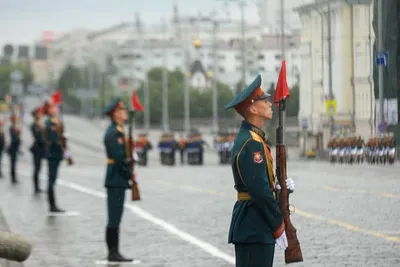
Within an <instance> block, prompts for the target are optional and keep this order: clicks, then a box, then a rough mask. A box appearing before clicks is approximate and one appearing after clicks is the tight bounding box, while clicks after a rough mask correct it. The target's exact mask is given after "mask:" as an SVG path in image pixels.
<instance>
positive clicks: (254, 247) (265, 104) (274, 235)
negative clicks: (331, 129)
mask: <svg viewBox="0 0 400 267" xmlns="http://www.w3.org/2000/svg"><path fill="white" fill-rule="evenodd" d="M269 96H270V95H269V94H266V93H264V91H263V90H262V88H261V76H260V75H258V76H257V78H256V79H255V80H254V81H253V83H251V84H250V85H249V87H247V88H246V89H244V90H243V91H242V92H240V93H239V94H238V95H236V96H235V97H234V99H233V100H232V102H231V103H230V104H228V105H227V106H226V107H225V108H226V109H230V108H235V110H236V112H238V113H239V114H240V115H241V116H242V117H243V118H244V120H243V122H242V124H241V126H240V129H239V132H238V134H237V135H236V138H235V141H234V145H233V148H232V153H231V161H232V172H233V177H234V182H235V189H236V190H237V201H236V203H235V205H234V208H233V213H232V220H231V225H230V229H229V237H228V242H229V243H232V244H234V245H235V254H236V266H237V267H250V266H260V267H261V266H263V267H269V266H272V265H273V260H274V251H275V243H276V244H277V245H278V246H279V247H280V248H281V250H285V249H286V248H287V238H286V234H285V224H284V221H283V218H282V215H281V212H280V209H279V203H278V201H277V199H278V198H277V196H276V194H277V193H278V192H279V190H280V186H279V184H278V183H277V181H276V178H275V175H274V171H273V166H272V164H273V163H272V162H273V161H272V155H271V152H270V149H269V147H268V145H267V143H266V141H265V133H264V132H263V131H262V130H261V129H262V128H263V126H264V121H265V120H270V119H272V108H271V107H272V104H271V103H270V102H269V101H268V97H269ZM286 184H287V186H288V189H289V190H294V182H293V180H292V179H290V178H289V179H287V180H286Z"/></svg>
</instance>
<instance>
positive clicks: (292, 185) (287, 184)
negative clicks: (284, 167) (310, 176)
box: [286, 178, 295, 193]
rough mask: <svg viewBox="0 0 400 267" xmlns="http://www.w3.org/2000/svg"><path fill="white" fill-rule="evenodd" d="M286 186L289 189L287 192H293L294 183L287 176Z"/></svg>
mask: <svg viewBox="0 0 400 267" xmlns="http://www.w3.org/2000/svg"><path fill="white" fill-rule="evenodd" d="M286 187H287V189H288V190H289V193H293V192H294V189H295V184H294V181H293V180H292V178H287V179H286Z"/></svg>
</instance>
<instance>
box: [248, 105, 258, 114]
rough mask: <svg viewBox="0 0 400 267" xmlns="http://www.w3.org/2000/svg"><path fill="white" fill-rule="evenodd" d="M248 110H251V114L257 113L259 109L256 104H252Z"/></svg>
mask: <svg viewBox="0 0 400 267" xmlns="http://www.w3.org/2000/svg"><path fill="white" fill-rule="evenodd" d="M247 112H250V113H251V114H254V115H257V114H258V111H257V108H256V107H255V105H253V104H252V105H250V107H248V108H247Z"/></svg>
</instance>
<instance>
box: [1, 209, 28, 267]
mask: <svg viewBox="0 0 400 267" xmlns="http://www.w3.org/2000/svg"><path fill="white" fill-rule="evenodd" d="M0 231H6V232H9V231H10V229H9V227H8V224H7V221H6V218H5V217H4V215H3V212H2V211H1V207H0ZM0 267H24V265H23V264H22V263H19V262H12V261H7V260H4V259H0Z"/></svg>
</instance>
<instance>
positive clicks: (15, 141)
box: [7, 115, 21, 184]
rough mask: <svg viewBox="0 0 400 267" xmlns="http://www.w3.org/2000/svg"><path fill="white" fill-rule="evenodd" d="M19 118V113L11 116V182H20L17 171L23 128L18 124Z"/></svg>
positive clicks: (9, 151)
mask: <svg viewBox="0 0 400 267" xmlns="http://www.w3.org/2000/svg"><path fill="white" fill-rule="evenodd" d="M18 122H19V118H18V116H17V115H12V116H11V126H10V137H11V140H10V144H9V146H8V150H7V152H8V155H9V156H10V167H11V169H10V174H11V183H13V184H16V183H18V179H17V174H16V172H15V169H16V165H17V160H18V155H19V154H20V151H19V147H20V145H21V137H20V134H21V129H20V128H19V125H18Z"/></svg>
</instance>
